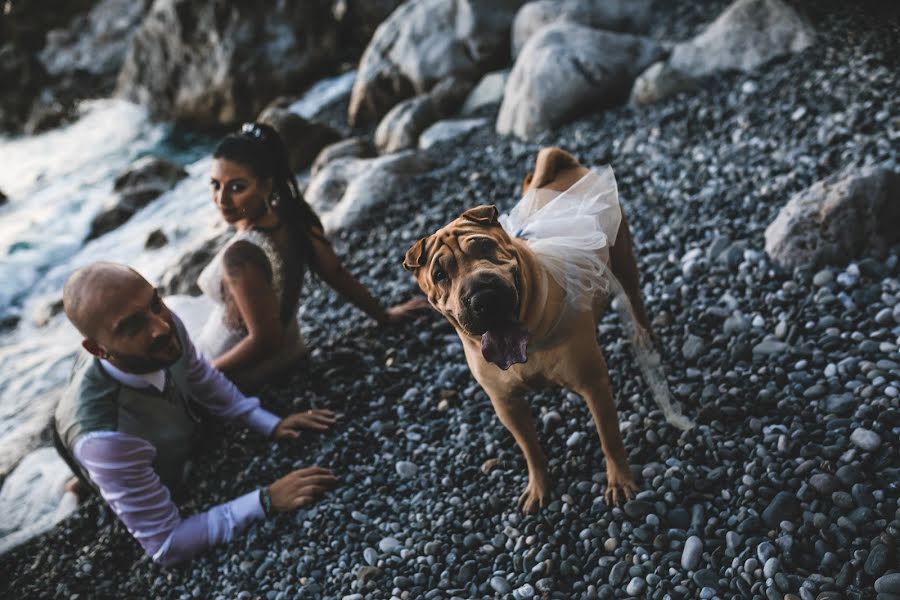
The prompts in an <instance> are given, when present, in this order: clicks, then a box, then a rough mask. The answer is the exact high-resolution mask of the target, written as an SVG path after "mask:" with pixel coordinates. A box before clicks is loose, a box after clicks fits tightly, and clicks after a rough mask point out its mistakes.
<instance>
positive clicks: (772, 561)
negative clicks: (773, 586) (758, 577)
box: [763, 556, 781, 579]
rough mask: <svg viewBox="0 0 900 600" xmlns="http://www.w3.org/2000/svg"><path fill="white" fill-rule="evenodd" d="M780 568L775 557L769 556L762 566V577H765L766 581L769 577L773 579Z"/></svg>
mask: <svg viewBox="0 0 900 600" xmlns="http://www.w3.org/2000/svg"><path fill="white" fill-rule="evenodd" d="M780 568H781V564H780V563H779V562H778V558H777V557H775V556H771V557H769V558H768V559H767V560H766V562H765V564H764V565H763V576H765V577H766V578H767V579H768V578H769V577H775V574H776V573H778V570H779V569H780Z"/></svg>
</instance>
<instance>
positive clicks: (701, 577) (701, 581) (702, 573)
mask: <svg viewBox="0 0 900 600" xmlns="http://www.w3.org/2000/svg"><path fill="white" fill-rule="evenodd" d="M693 579H694V583H696V584H697V585H698V586H699V587H701V588H703V587H709V588H717V587H719V577H718V576H717V575H716V574H715V572H713V570H712V569H700V570H698V571H697V572H695V573H694V578H693Z"/></svg>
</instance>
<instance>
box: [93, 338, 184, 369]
mask: <svg viewBox="0 0 900 600" xmlns="http://www.w3.org/2000/svg"><path fill="white" fill-rule="evenodd" d="M173 330H174V327H173ZM171 335H172V337H171V338H170V339H166V340H164V341H162V342H160V343H159V344H158V346H159V347H153V348H151V350H150V354H151V356H138V355H134V354H113V355H112V356H110V358H111V359H112V360H113V361H115V363H116V366H117V367H119V368H120V369H122V370H123V371H126V372H128V373H136V374H138V375H141V374H144V373H153V372H154V371H159V370H160V369H165V368H167V367H171V366H172V365H173V364H175V363H176V362H177V361H178V359H179V358H181V353H182V351H183V348H182V347H181V341H180V340H179V339H178V336H177V335H175V334H174V333H172V334H171ZM170 345H174V346H175V348H176V350H175V351H174V352H173V353H172V356H170V357H155V356H152V355H154V354H157V353H160V352H163V351H165V350H166V349H167V348H169V346H170ZM155 346H157V345H155Z"/></svg>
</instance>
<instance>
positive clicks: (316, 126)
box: [256, 102, 341, 171]
mask: <svg viewBox="0 0 900 600" xmlns="http://www.w3.org/2000/svg"><path fill="white" fill-rule="evenodd" d="M284 104H285V102H280V103H276V104H275V105H270V106H269V107H267V108H266V109H265V110H264V111H263V112H262V113H260V115H259V117H257V119H256V120H257V121H259V122H261V123H266V124H268V125H271V126H272V127H273V128H274V129H275V131H277V132H278V135H280V136H281V139H282V140H283V141H284V146H285V149H286V150H287V153H288V162H289V164H290V165H291V169H293V170H294V171H302V170H303V169H305V168H307V167H308V166H310V165H311V164H312V162H313V159H315V158H316V156H317V155H318V154H319V152H320V151H321V150H322V149H323V148H325V147H326V146H328V145H329V144H333V143H335V142H338V141H339V140H340V139H341V134H340V133H338V132H337V131H336V130H335V129H333V128H331V127H329V126H328V125H325V124H323V123H316V122H313V121H308V120H306V119H304V118H303V117H301V116H300V115H298V114H296V113H292V112H291V111H289V110H287V108H284Z"/></svg>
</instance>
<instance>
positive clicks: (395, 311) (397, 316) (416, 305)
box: [382, 296, 431, 325]
mask: <svg viewBox="0 0 900 600" xmlns="http://www.w3.org/2000/svg"><path fill="white" fill-rule="evenodd" d="M428 308H431V304H429V303H428V299H427V298H426V297H425V296H416V297H415V298H413V299H412V300H407V301H406V302H403V303H401V304H397V305H396V306H392V307H390V308H389V309H387V310H386V311H385V319H384V321H383V322H382V325H395V324H397V323H402V322H403V321H406V320H409V319H412V318H413V317H415V316H416V315H417V314H418V313H420V312H422V311H423V310H425V309H428Z"/></svg>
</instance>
